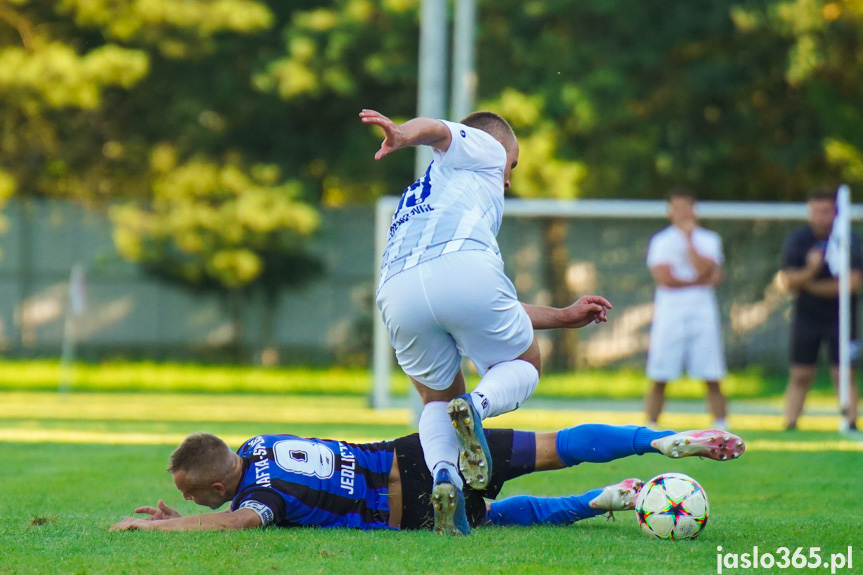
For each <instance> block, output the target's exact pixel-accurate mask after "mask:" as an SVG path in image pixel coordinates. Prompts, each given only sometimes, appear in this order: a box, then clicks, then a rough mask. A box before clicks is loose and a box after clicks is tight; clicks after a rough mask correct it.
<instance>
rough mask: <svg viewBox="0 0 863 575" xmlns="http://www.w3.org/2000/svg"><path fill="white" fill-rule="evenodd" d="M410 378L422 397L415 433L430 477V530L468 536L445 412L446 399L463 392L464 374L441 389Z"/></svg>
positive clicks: (454, 446)
mask: <svg viewBox="0 0 863 575" xmlns="http://www.w3.org/2000/svg"><path fill="white" fill-rule="evenodd" d="M411 381H412V382H413V384H414V387H416V389H417V391H418V392H419V394H420V397H421V398H422V400H423V411H422V414H421V415H420V421H419V435H420V443H421V444H422V446H423V454H424V456H425V462H426V466H427V467H428V468H429V470H431V473H432V477H433V478H434V483H433V484H432V495H431V502H432V507H433V509H434V530H435V532H436V533H439V534H442V535H468V534H469V533H470V526H469V525H468V521H467V515H466V511H465V500H464V493H463V492H462V489H463V483H462V479H461V477H460V475H459V472H458V470H457V469H456V462H457V461H458V454H459V451H458V449H459V446H458V441H457V440H456V435H455V433H453V429H452V426H451V425H450V421H449V415H448V414H447V406H448V405H449V401H450V400H451V399H452V398H453V397H458V396H459V395H461V394H463V393H464V376H463V375H462V373H461V371H459V372H458V374H457V375H456V377H455V378H454V380H453V383H452V385H451V386H450V387H449V388H447V389H444V390H435V389H432V388H429V387H427V386H425V385H423V384H422V383H420V382H418V381H416V380H415V379H413V378H411Z"/></svg>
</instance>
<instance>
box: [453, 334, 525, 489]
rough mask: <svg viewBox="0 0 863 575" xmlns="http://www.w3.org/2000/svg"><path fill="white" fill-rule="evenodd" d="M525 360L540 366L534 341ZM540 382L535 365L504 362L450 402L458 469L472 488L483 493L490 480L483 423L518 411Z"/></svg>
mask: <svg viewBox="0 0 863 575" xmlns="http://www.w3.org/2000/svg"><path fill="white" fill-rule="evenodd" d="M522 356H523V357H529V358H532V359H533V360H534V361H535V362H536V363H539V346H538V344H537V343H536V340H535V339H534V340H533V342H532V343H531V347H530V348H529V349H528V351H527V352H525V354H522ZM538 382H539V370H538V369H537V367H536V366H535V365H534V363H531V362H529V361H526V360H525V359H522V358H519V359H516V360H514V361H505V362H502V363H499V364H497V365H494V366H492V367H491V368H490V369H489V370H488V371H487V372H486V373H485V375H484V376H483V378H482V379H481V380H480V382H479V384H478V385H477V387H476V389H475V390H474V391H473V392H471V393H470V394H465V395H464V396H463V397H460V398H458V399H455V400H453V401H452V402H450V405H449V414H450V420H451V421H452V424H453V426H454V427H455V430H456V436H457V437H458V442H459V453H460V455H459V469H460V470H461V472H462V474H463V475H464V478H465V481H467V483H468V484H469V485H470V486H471V487H473V488H476V489H482V488H484V487H485V486H487V485H488V481H489V479H490V477H491V466H492V459H491V453H490V451H489V449H488V445H487V443H486V441H485V436H484V434H483V432H482V426H481V421H482V420H483V419H485V418H486V417H493V416H495V415H499V414H501V413H506V412H508V411H512V410H514V409H517V408H518V406H519V405H521V404H522V403H524V401H526V400H527V399H528V398H529V397H530V395H531V394H532V393H533V390H534V389H535V388H536V384H537V383H538Z"/></svg>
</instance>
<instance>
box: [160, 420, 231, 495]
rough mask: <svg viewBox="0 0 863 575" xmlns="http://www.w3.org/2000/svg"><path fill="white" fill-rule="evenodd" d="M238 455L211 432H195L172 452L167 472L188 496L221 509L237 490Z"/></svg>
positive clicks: (178, 487)
mask: <svg viewBox="0 0 863 575" xmlns="http://www.w3.org/2000/svg"><path fill="white" fill-rule="evenodd" d="M238 459H239V456H238V455H237V454H236V453H234V452H233V451H231V448H230V447H228V445H227V444H226V443H225V442H224V441H222V440H221V439H219V438H218V437H216V436H215V435H212V434H210V433H193V434H192V435H190V436H188V437H187V438H186V439H184V440H183V442H182V443H181V444H180V445H179V447H177V449H175V450H174V453H172V454H171V462H170V465H169V466H168V473H170V474H171V475H173V476H174V485H176V486H177V489H179V490H180V491H181V492H182V493H183V497H184V498H185V499H189V500H191V501H194V502H195V503H197V504H198V505H205V506H207V507H209V508H211V509H218V508H219V507H221V506H222V505H223V504H224V503H225V502H227V501H229V500H230V499H231V498H232V497H233V496H234V495H235V494H234V493H233V490H235V489H236V485H237V484H238V483H239V481H238V478H236V477H234V476H235V475H236V471H237V463H238V461H237V460H238Z"/></svg>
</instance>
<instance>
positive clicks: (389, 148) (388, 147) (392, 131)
mask: <svg viewBox="0 0 863 575" xmlns="http://www.w3.org/2000/svg"><path fill="white" fill-rule="evenodd" d="M360 119H361V120H362V122H363V124H373V125H375V126H378V127H379V128H380V129H381V131H383V133H384V141H383V142H381V148H380V150H378V151H377V152H376V153H375V160H380V159H381V158H383V157H384V156H386V155H389V154H390V153H392V152H394V151H396V150H398V149H399V148H402V147H404V146H405V145H407V142H406V140H405V138H404V135H403V134H402V132H401V130H400V129H399V127H398V126H397V125H396V123H395V122H393V121H392V120H390V119H389V118H387V117H386V116H384V115H383V114H381V113H380V112H376V111H374V110H363V111H362V112H360Z"/></svg>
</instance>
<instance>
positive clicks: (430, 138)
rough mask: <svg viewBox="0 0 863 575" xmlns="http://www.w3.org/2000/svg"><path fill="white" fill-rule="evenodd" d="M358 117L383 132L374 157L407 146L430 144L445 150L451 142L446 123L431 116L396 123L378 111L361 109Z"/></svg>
mask: <svg viewBox="0 0 863 575" xmlns="http://www.w3.org/2000/svg"><path fill="white" fill-rule="evenodd" d="M360 119H361V120H362V122H363V123H364V124H371V125H374V126H378V127H379V128H380V129H381V131H382V132H383V133H384V141H383V142H382V143H381V148H380V150H378V151H377V153H376V154H375V159H376V160H380V159H381V158H383V157H384V156H387V155H389V154H391V153H392V152H394V151H396V150H399V149H401V148H405V147H409V146H431V147H432V148H434V149H436V150H439V151H441V152H446V151H447V150H448V149H449V145H450V143H451V142H452V134H450V131H449V128H447V126H446V124H444V123H443V122H441V121H440V120H435V119H433V118H414V119H413V120H408V121H407V122H405V123H404V124H396V123H395V122H393V121H392V120H390V119H389V118H387V117H386V116H384V115H383V114H381V113H380V112H376V111H375V110H363V111H362V112H360Z"/></svg>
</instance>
